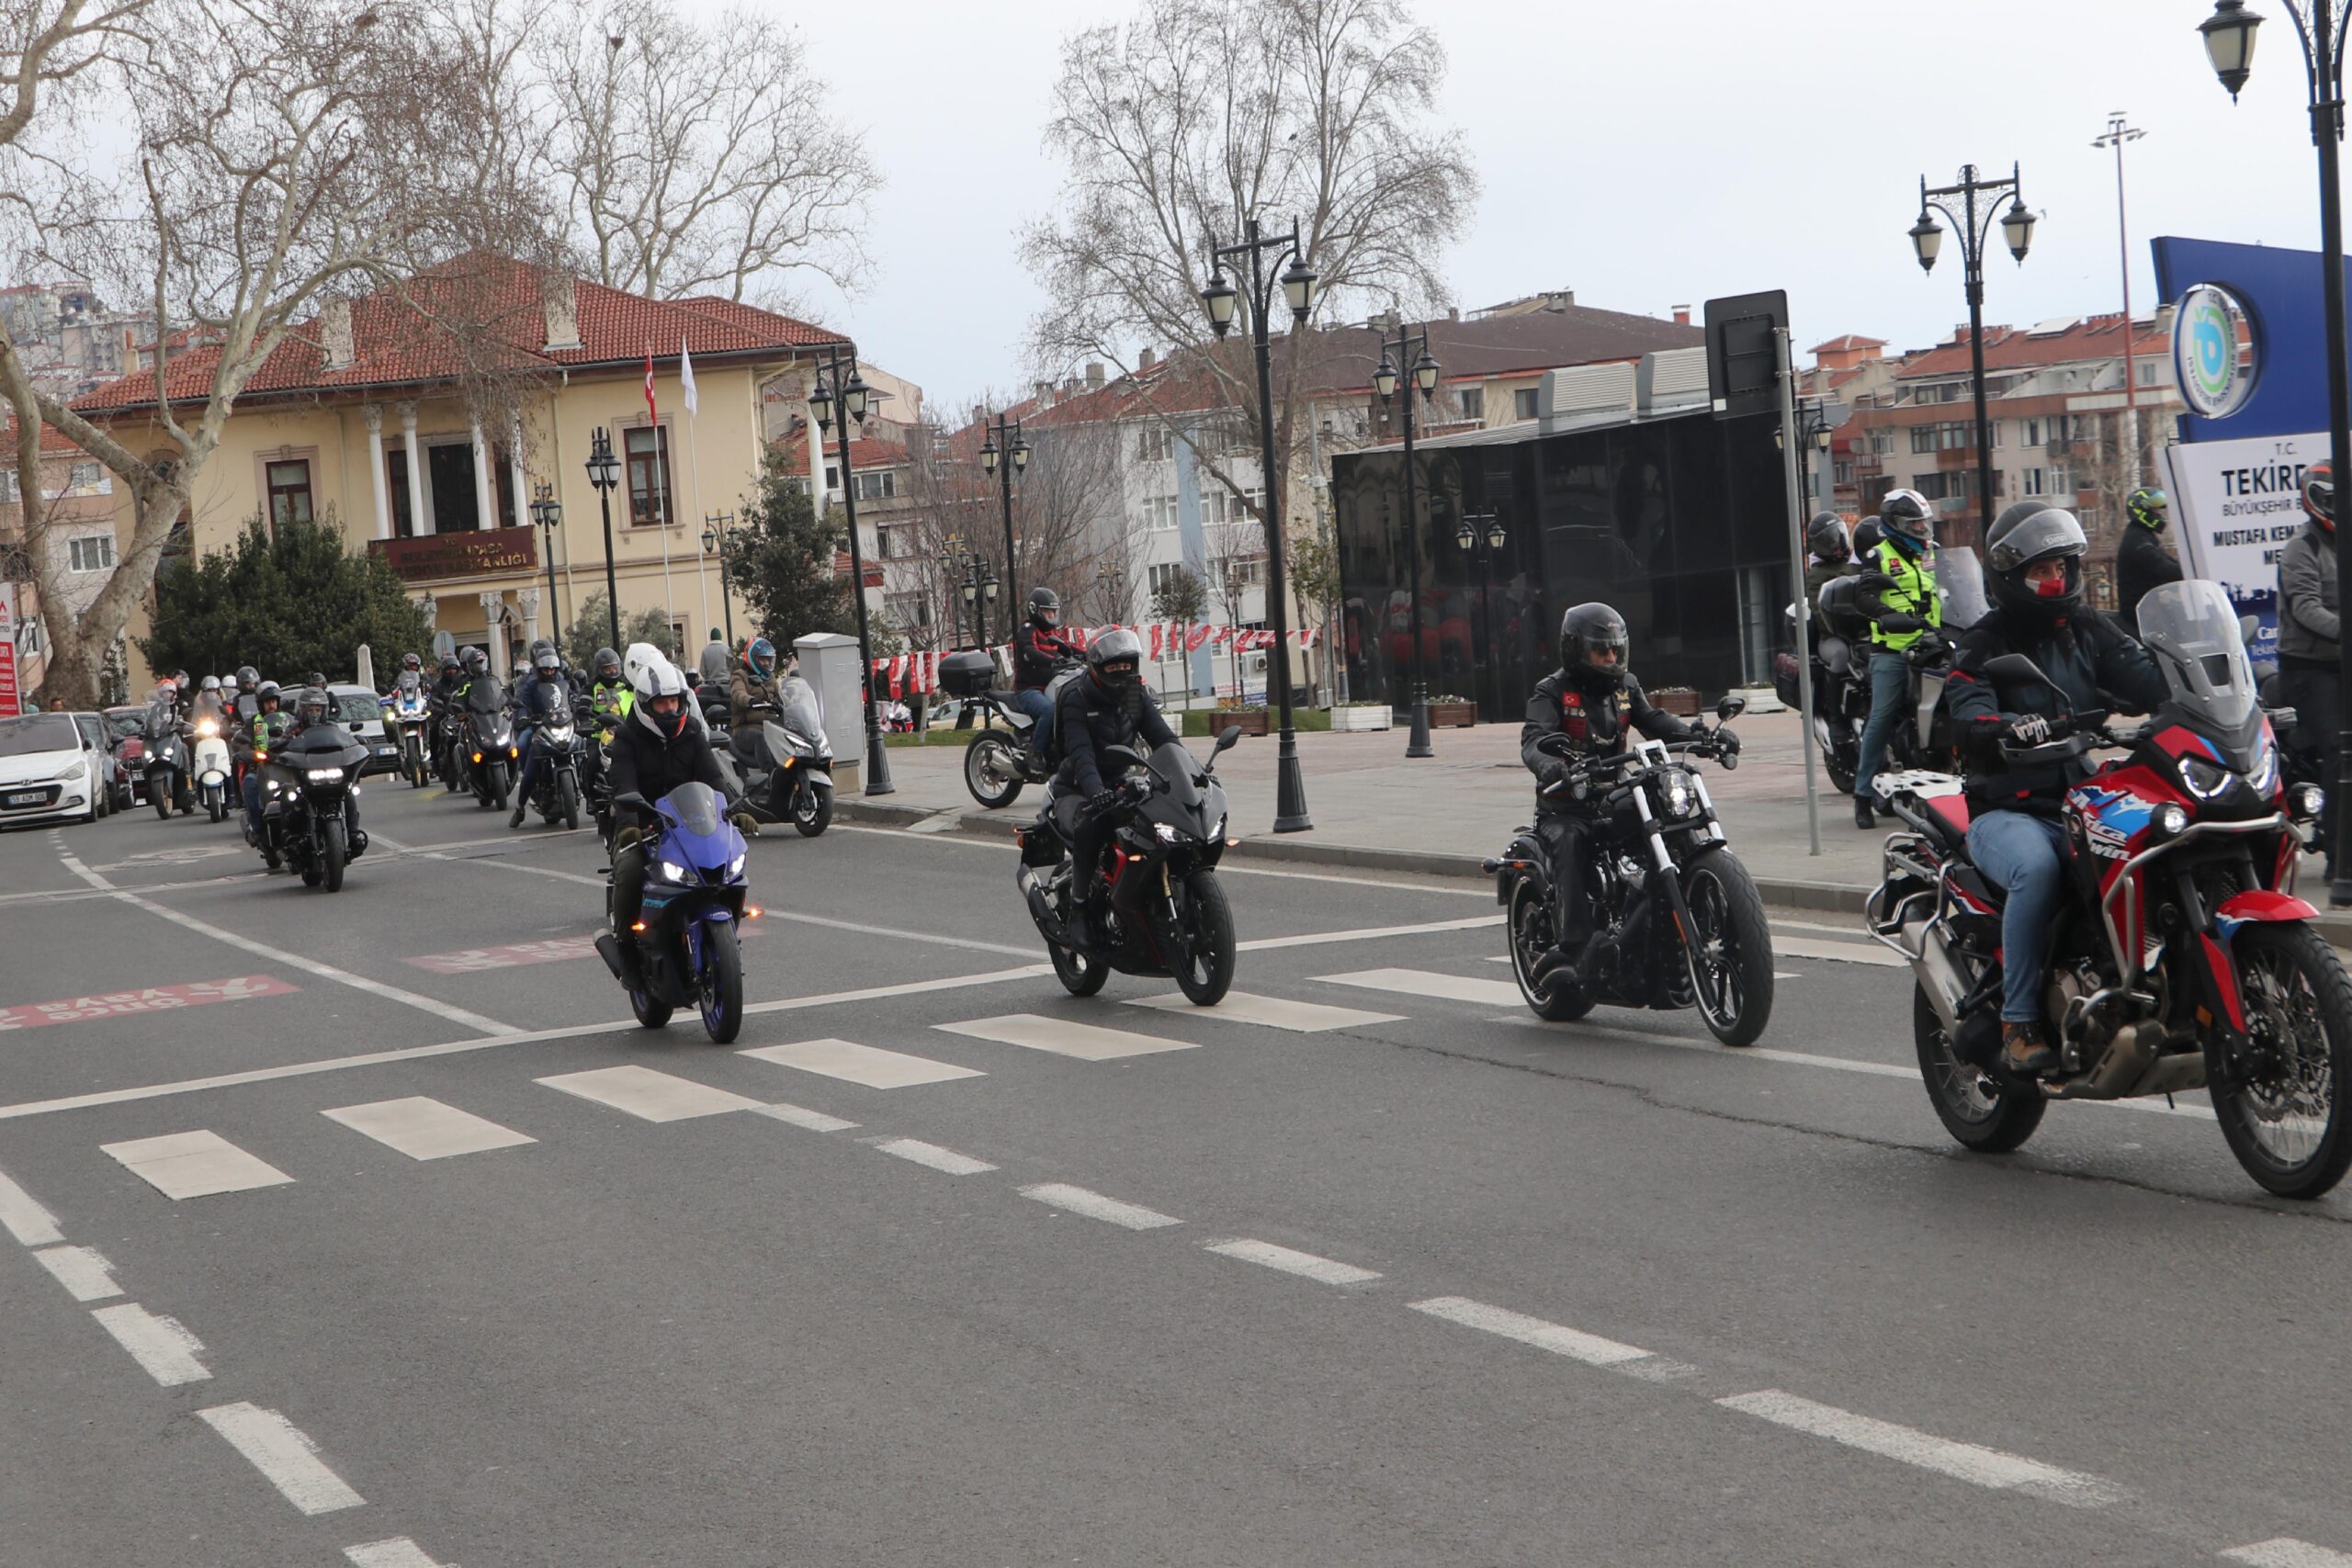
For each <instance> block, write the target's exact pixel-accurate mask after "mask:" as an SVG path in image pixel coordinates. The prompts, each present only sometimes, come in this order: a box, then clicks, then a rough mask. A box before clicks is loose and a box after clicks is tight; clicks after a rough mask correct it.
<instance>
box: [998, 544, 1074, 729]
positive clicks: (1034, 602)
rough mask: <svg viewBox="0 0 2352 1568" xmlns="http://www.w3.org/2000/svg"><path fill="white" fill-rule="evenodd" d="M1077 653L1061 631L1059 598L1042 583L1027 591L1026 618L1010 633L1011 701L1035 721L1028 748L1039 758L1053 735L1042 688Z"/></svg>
mask: <svg viewBox="0 0 2352 1568" xmlns="http://www.w3.org/2000/svg"><path fill="white" fill-rule="evenodd" d="M1077 651H1078V649H1077V647H1076V645H1075V644H1073V643H1072V642H1071V641H1070V640H1069V634H1068V633H1066V632H1064V631H1063V630H1062V602H1061V597H1060V595H1058V594H1057V593H1056V592H1054V591H1053V590H1052V589H1050V588H1047V587H1045V586H1043V585H1042V584H1041V585H1040V586H1038V587H1035V588H1033V589H1031V590H1030V591H1029V618H1028V620H1026V621H1025V622H1023V624H1022V625H1021V626H1018V627H1016V628H1014V630H1013V633H1012V702H1013V705H1014V706H1015V707H1018V708H1019V709H1020V710H1021V711H1022V712H1023V713H1025V714H1027V715H1028V716H1030V717H1031V718H1033V719H1035V720H1036V721H1037V728H1036V731H1035V735H1034V736H1033V738H1032V739H1031V740H1030V748H1031V750H1034V751H1035V752H1036V753H1037V754H1039V755H1041V756H1042V755H1044V754H1045V751H1046V747H1047V746H1049V745H1050V744H1051V743H1052V740H1053V734H1054V706H1053V702H1052V700H1051V699H1050V698H1048V697H1047V696H1046V687H1047V686H1049V685H1051V684H1053V680H1054V676H1055V675H1056V674H1057V673H1058V672H1059V671H1060V669H1061V661H1062V660H1065V659H1067V658H1069V656H1070V655H1071V654H1073V653H1075V652H1077Z"/></svg>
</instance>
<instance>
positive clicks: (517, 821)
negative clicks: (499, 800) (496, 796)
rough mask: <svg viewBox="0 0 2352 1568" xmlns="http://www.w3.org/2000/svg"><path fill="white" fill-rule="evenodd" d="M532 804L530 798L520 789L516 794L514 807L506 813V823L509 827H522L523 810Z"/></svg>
mask: <svg viewBox="0 0 2352 1568" xmlns="http://www.w3.org/2000/svg"><path fill="white" fill-rule="evenodd" d="M530 804H531V803H530V801H529V799H528V798H527V797H526V796H525V795H522V794H521V793H520V792H519V791H518V792H517V793H516V794H515V809H514V810H512V811H510V812H508V813H507V814H506V825H507V826H508V827H509V828H520V827H521V826H522V825H523V810H524V808H525V807H527V806H529V805H530Z"/></svg>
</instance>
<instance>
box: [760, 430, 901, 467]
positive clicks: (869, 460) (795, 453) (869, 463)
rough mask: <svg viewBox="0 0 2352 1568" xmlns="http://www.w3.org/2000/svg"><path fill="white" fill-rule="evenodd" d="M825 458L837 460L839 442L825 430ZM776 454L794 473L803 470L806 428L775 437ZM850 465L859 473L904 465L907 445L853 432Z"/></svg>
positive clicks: (806, 452) (839, 450) (807, 453)
mask: <svg viewBox="0 0 2352 1568" xmlns="http://www.w3.org/2000/svg"><path fill="white" fill-rule="evenodd" d="M827 436H828V439H827V440H826V442H825V461H827V462H828V463H831V462H834V461H836V460H838V458H839V457H840V453H841V444H840V442H839V440H838V439H837V438H833V437H832V436H831V432H828V433H827ZM773 445H774V446H775V451H776V455H777V456H778V457H782V458H783V459H784V460H785V461H786V463H788V464H790V465H791V467H792V469H793V471H794V472H795V473H801V472H805V471H806V470H807V468H808V466H809V443H808V432H807V431H806V430H796V431H793V432H791V433H790V434H785V435H780V436H778V437H776V439H775V442H774V443H773ZM849 466H850V467H851V468H854V469H855V470H856V471H857V472H859V473H861V474H862V473H864V472H865V470H866V469H868V468H905V467H906V466H907V449H906V446H904V445H903V444H901V443H899V442H896V441H884V440H880V439H878V438H875V437H870V436H863V435H854V436H852V437H850V443H849Z"/></svg>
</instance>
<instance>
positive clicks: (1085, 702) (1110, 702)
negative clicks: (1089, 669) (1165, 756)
mask: <svg viewBox="0 0 2352 1568" xmlns="http://www.w3.org/2000/svg"><path fill="white" fill-rule="evenodd" d="M1138 737H1140V738H1141V739H1143V740H1144V742H1145V743H1146V748H1145V749H1146V750H1156V749H1158V748H1159V747H1162V746H1166V745H1169V744H1170V743H1172V742H1173V741H1174V740H1175V739H1176V732H1175V731H1174V730H1172V729H1170V728H1168V720H1167V719H1165V718H1163V717H1161V716H1160V712H1159V703H1158V702H1156V701H1154V700H1153V698H1152V694H1151V693H1150V691H1149V690H1148V689H1147V688H1146V687H1145V685H1144V683H1143V682H1141V681H1136V682H1130V683H1129V684H1128V685H1127V687H1126V688H1125V690H1124V691H1122V692H1119V693H1117V694H1112V693H1109V692H1106V691H1104V690H1103V688H1102V686H1101V684H1100V683H1098V682H1096V681H1095V679H1094V677H1093V676H1092V675H1091V674H1090V675H1080V676H1079V677H1077V678H1076V679H1074V680H1072V681H1071V682H1069V684H1068V685H1066V686H1064V687H1063V688H1062V694H1061V702H1060V705H1059V706H1057V708H1056V709H1055V710H1054V743H1055V744H1056V745H1057V746H1058V747H1060V748H1061V753H1062V765H1061V769H1060V772H1059V774H1058V777H1059V778H1060V779H1061V781H1062V783H1063V784H1066V785H1068V786H1069V787H1070V788H1073V789H1076V790H1078V791H1080V793H1081V794H1085V795H1100V794H1101V793H1103V791H1104V790H1105V789H1108V788H1109V787H1110V785H1108V784H1105V783H1104V782H1103V765H1102V762H1101V760H1100V759H1101V756H1102V753H1103V752H1104V751H1106V750H1110V749H1111V748H1112V747H1114V746H1129V745H1132V744H1133V743H1134V742H1135V741H1136V739H1137V738H1138Z"/></svg>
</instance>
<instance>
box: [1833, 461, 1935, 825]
mask: <svg viewBox="0 0 2352 1568" xmlns="http://www.w3.org/2000/svg"><path fill="white" fill-rule="evenodd" d="M1879 526H1880V529H1881V531H1882V534H1883V541H1882V542H1881V544H1880V545H1879V547H1878V548H1877V549H1875V550H1873V551H1871V557H1870V560H1869V563H1868V565H1867V567H1866V568H1865V572H1866V582H1865V586H1864V588H1863V590H1862V593H1861V598H1862V601H1863V604H1864V606H1865V608H1866V609H1867V610H1868V612H1869V615H1870V617H1871V666H1870V668H1871V716H1870V718H1869V720H1868V721H1867V722H1866V723H1865V724H1864V725H1863V726H1862V753H1861V757H1860V761H1857V762H1856V763H1855V766H1854V826H1855V827H1857V828H1862V829H1871V828H1875V827H1877V826H1878V822H1877V818H1875V817H1874V816H1872V814H1871V806H1872V805H1873V803H1875V804H1876V805H1877V806H1878V807H1879V808H1880V809H1881V810H1883V809H1885V803H1884V802H1883V801H1880V800H1878V798H1877V793H1878V792H1877V788H1876V786H1875V784H1873V782H1872V781H1873V780H1875V779H1876V778H1877V776H1878V772H1879V769H1880V768H1881V767H1882V766H1883V765H1884V763H1885V761H1886V743H1887V741H1888V740H1889V739H1892V738H1893V736H1894V727H1895V726H1896V725H1897V724H1898V723H1900V722H1902V719H1903V714H1904V707H1905V699H1906V698H1907V696H1908V695H1909V694H1910V689H1911V676H1910V670H1909V667H1908V666H1907V665H1906V664H1905V660H1904V658H1903V650H1904V649H1907V648H1909V647H1910V646H1911V645H1912V644H1913V643H1916V642H1917V641H1918V640H1919V639H1920V638H1921V637H1926V636H1928V632H1929V630H1930V628H1940V627H1941V626H1942V625H1943V619H1944V613H1943V601H1942V600H1941V599H1940V598H1939V597H1938V596H1937V593H1936V572H1935V552H1936V525H1935V513H1934V512H1933V510H1932V509H1931V508H1930V507H1929V506H1928V499H1927V497H1925V496H1923V495H1921V494H1920V493H1919V492H1918V491H1915V490H1898V491H1891V492H1889V493H1888V495H1887V497H1886V499H1885V500H1884V501H1883V502H1880V503H1879Z"/></svg>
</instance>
